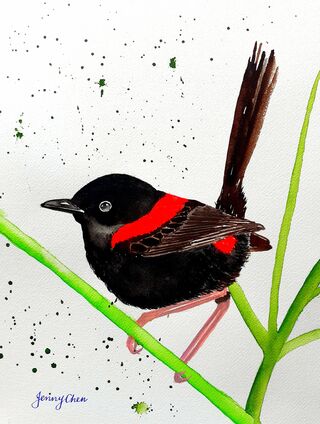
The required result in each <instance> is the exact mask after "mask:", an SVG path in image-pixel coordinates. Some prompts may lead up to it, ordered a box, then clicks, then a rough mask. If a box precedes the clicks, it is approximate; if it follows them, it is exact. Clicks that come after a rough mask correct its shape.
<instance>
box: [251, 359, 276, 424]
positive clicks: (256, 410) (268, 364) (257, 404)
mask: <svg viewBox="0 0 320 424" xmlns="http://www.w3.org/2000/svg"><path fill="white" fill-rule="evenodd" d="M274 356H276V354H274V355H273V356H266V355H265V356H264V357H263V360H262V362H261V365H260V367H259V370H258V372H257V374H256V377H255V380H254V382H253V385H252V387H251V390H250V393H249V397H248V400H247V405H246V411H247V412H248V413H249V414H250V415H251V416H252V417H253V418H254V423H255V424H256V423H257V424H258V423H260V414H261V409H262V404H263V401H264V397H265V394H266V391H267V388H268V384H269V381H270V378H271V374H272V371H273V369H274V367H275V365H276V363H277V360H276V359H275V357H274Z"/></svg>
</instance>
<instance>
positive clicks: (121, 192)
mask: <svg viewBox="0 0 320 424" xmlns="http://www.w3.org/2000/svg"><path fill="white" fill-rule="evenodd" d="M276 78H277V68H276V64H275V57H274V52H273V51H272V52H271V54H270V56H269V58H266V54H265V52H262V53H261V45H259V47H257V43H256V44H255V46H254V50H253V54H252V57H251V58H250V59H249V61H248V65H247V68H246V71H245V74H244V77H243V82H242V85H241V89H240V94H239V97H238V101H237V105H236V109H235V115H234V122H233V126H232V130H231V135H230V141H229V148H228V153H227V159H226V165H225V173H224V179H223V186H222V190H221V194H220V196H219V198H218V201H217V202H216V207H212V206H208V205H205V204H203V203H201V202H198V201H196V200H189V199H184V198H181V197H177V196H173V195H171V194H167V193H164V192H162V191H159V190H156V189H155V188H153V187H152V186H151V185H149V184H147V183H146V182H144V181H141V180H139V179H137V178H135V177H132V176H129V175H124V174H111V175H106V176H103V177H100V178H97V179H96V180H94V181H92V182H90V183H89V184H87V185H86V186H84V187H83V188H81V189H80V190H79V191H78V192H77V193H76V194H75V195H74V196H73V198H72V199H71V200H69V199H59V200H49V201H47V202H45V203H43V204H42V205H41V206H43V207H45V208H49V209H54V210H58V211H64V212H69V213H72V214H73V216H74V218H75V220H76V221H77V222H79V224H80V225H81V227H82V232H83V239H84V245H85V249H86V254H87V259H88V262H89V264H90V266H91V267H92V269H93V270H94V272H95V273H96V275H97V276H98V277H99V278H100V279H101V280H102V281H103V282H104V283H105V284H106V286H107V287H108V289H109V290H110V291H111V292H113V293H114V294H115V295H116V296H117V297H118V298H119V299H120V300H121V301H122V302H124V303H126V304H129V305H133V306H137V307H139V308H143V309H154V310H152V311H149V312H145V313H143V314H142V315H141V317H140V318H139V319H138V323H139V324H140V325H145V324H146V323H147V322H149V321H151V320H153V319H154V318H156V317H159V316H164V315H168V314H171V313H174V312H180V311H183V310H186V309H189V308H191V307H194V306H197V305H200V304H202V303H205V302H208V301H212V300H215V301H216V302H217V304H218V306H217V308H216V310H215V311H214V312H213V314H212V315H211V317H210V318H209V319H208V321H207V322H206V323H205V324H204V326H203V328H202V329H201V330H200V331H199V333H198V334H197V335H196V337H195V338H194V340H193V341H192V342H191V344H190V345H189V346H188V348H187V350H186V351H185V352H184V354H183V355H182V357H181V358H182V360H184V361H185V362H188V361H189V360H190V359H191V357H193V356H194V354H195V353H196V352H197V350H198V349H199V348H200V346H201V345H202V344H203V342H204V341H205V339H206V338H207V337H208V335H209V334H210V333H211V332H212V330H213V329H214V327H215V326H216V325H217V323H218V322H219V320H220V319H221V317H222V316H223V315H224V313H225V312H226V310H227V308H228V305H229V293H228V289H227V288H228V286H229V285H230V284H231V283H232V282H234V281H235V279H236V278H237V277H238V275H239V273H240V270H241V268H242V267H243V265H244V263H245V262H246V261H247V259H248V256H249V254H250V252H251V251H264V250H268V249H270V248H271V246H270V243H269V241H268V239H266V238H265V237H263V236H260V235H258V234H256V232H257V231H259V230H262V229H263V228H264V227H263V226H262V225H261V224H257V223H255V222H253V221H249V220H246V219H244V215H245V211H246V198H245V196H244V193H243V187H242V181H243V177H244V174H245V170H246V168H247V165H248V163H249V160H250V158H251V155H252V153H253V150H254V148H255V145H256V142H257V139H258V136H259V133H260V130H261V127H262V123H263V119H264V115H265V113H266V110H267V106H268V102H269V99H270V96H271V93H272V90H273V88H274V86H275V83H276ZM127 346H128V348H129V350H130V351H131V352H132V353H138V352H139V350H137V345H136V342H135V341H134V340H133V339H132V338H130V337H129V338H128V341H127ZM182 373H183V372H182ZM182 373H177V374H176V375H175V381H177V382H181V381H184V378H183V377H182Z"/></svg>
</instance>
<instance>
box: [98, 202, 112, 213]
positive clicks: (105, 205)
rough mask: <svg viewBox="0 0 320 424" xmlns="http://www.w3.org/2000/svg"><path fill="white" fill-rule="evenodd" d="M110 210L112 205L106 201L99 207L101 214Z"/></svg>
mask: <svg viewBox="0 0 320 424" xmlns="http://www.w3.org/2000/svg"><path fill="white" fill-rule="evenodd" d="M111 208H112V204H111V202H109V201H108V200H103V201H102V202H101V203H100V205H99V209H100V210H101V212H109V211H110V209H111Z"/></svg>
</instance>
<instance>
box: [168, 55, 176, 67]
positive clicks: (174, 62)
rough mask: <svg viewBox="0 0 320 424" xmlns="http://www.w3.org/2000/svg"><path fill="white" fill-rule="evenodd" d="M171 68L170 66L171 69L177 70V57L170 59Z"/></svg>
mask: <svg viewBox="0 0 320 424" xmlns="http://www.w3.org/2000/svg"><path fill="white" fill-rule="evenodd" d="M169 66H170V68H173V69H176V67H177V63H176V58H175V57H172V58H171V59H170V62H169Z"/></svg>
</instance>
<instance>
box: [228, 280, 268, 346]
mask: <svg viewBox="0 0 320 424" xmlns="http://www.w3.org/2000/svg"><path fill="white" fill-rule="evenodd" d="M229 291H230V293H231V296H232V299H233V301H234V303H235V304H236V306H237V308H238V310H239V312H240V314H241V316H242V318H243V320H244V322H245V323H246V324H247V327H248V328H249V330H250V332H251V334H252V335H253V337H254V338H255V339H256V342H257V343H258V345H259V346H260V347H261V349H262V350H263V351H264V350H265V347H266V343H267V341H268V333H267V330H266V329H265V328H264V326H263V325H262V324H261V322H260V320H259V318H258V317H257V315H256V314H255V313H254V311H253V309H252V308H251V305H250V303H249V302H248V300H247V298H246V295H245V294H244V291H243V290H242V288H241V287H240V286H239V284H237V283H233V284H231V286H230V287H229Z"/></svg>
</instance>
